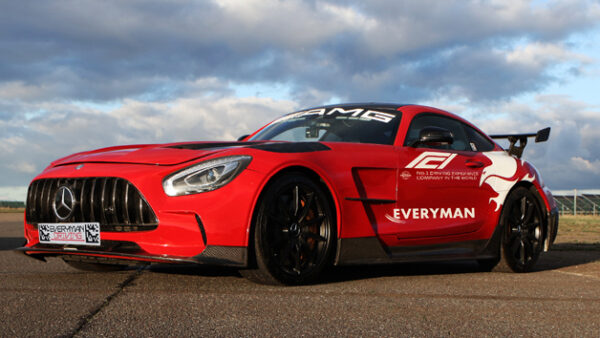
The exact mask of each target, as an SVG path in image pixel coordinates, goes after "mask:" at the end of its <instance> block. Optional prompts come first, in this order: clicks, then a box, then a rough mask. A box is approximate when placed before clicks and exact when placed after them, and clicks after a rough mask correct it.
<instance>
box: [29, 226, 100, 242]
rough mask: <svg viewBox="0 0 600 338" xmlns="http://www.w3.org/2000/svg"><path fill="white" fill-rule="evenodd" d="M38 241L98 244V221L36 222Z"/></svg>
mask: <svg viewBox="0 0 600 338" xmlns="http://www.w3.org/2000/svg"><path fill="white" fill-rule="evenodd" d="M38 234H39V239H40V243H46V244H72V245H94V246H98V245H100V223H41V224H38Z"/></svg>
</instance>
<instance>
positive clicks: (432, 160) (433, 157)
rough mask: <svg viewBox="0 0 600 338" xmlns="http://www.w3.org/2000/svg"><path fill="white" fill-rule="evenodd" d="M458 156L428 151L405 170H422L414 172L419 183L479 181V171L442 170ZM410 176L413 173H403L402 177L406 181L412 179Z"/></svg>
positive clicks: (406, 171)
mask: <svg viewBox="0 0 600 338" xmlns="http://www.w3.org/2000/svg"><path fill="white" fill-rule="evenodd" d="M456 155H457V154H452V153H443V152H438V151H426V152H423V153H421V154H420V155H419V156H417V157H416V158H415V159H414V160H412V161H411V162H410V163H409V164H407V165H406V167H404V168H405V169H420V170H416V171H415V172H414V173H415V175H416V180H417V181H477V180H478V179H479V171H474V170H463V171H457V170H452V171H447V170H442V169H444V168H446V167H447V166H448V164H450V162H452V160H453V159H454V158H455V157H456ZM410 175H411V173H410V172H409V171H408V170H405V171H403V172H402V173H401V177H402V178H403V179H405V180H407V179H408V178H410V177H411V176H410Z"/></svg>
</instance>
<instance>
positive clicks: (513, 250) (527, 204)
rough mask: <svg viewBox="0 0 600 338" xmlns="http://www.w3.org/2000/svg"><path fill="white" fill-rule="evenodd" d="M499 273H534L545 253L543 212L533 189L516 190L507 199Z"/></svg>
mask: <svg viewBox="0 0 600 338" xmlns="http://www.w3.org/2000/svg"><path fill="white" fill-rule="evenodd" d="M501 224H502V226H503V227H504V229H503V234H502V244H501V257H500V264H499V265H498V267H497V270H499V271H514V272H528V271H531V270H532V268H533V266H534V265H535V263H536V262H537V260H538V258H539V255H540V253H541V252H542V250H543V241H544V232H543V230H544V227H543V216H542V208H541V207H540V204H539V202H538V200H537V198H536V197H535V196H534V195H533V193H532V192H531V191H529V189H527V188H524V187H518V188H516V189H515V190H514V191H513V192H511V194H510V195H509V197H508V198H507V199H506V203H505V206H504V209H503V211H502V216H501Z"/></svg>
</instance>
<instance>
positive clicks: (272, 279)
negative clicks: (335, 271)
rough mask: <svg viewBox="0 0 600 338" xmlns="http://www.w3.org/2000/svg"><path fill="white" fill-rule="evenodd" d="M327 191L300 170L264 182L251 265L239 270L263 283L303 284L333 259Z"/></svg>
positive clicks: (332, 225) (256, 217)
mask: <svg viewBox="0 0 600 338" xmlns="http://www.w3.org/2000/svg"><path fill="white" fill-rule="evenodd" d="M331 210H332V209H331V205H330V203H329V199H328V198H327V195H326V194H325V193H324V192H323V190H322V189H321V188H320V187H319V185H318V184H316V183H315V182H313V181H312V180H310V179H309V178H308V177H306V176H305V175H302V174H299V173H298V174H287V175H285V176H281V177H280V178H277V179H276V180H275V181H274V182H273V183H272V184H270V185H269V186H268V187H267V190H266V191H265V192H264V194H263V197H262V198H261V201H260V204H259V206H258V209H257V212H256V214H255V216H254V217H255V218H254V238H253V239H254V243H253V244H254V254H255V258H256V262H255V263H256V266H255V268H254V269H246V270H241V271H240V272H241V274H242V275H243V276H245V277H247V278H249V279H251V280H253V281H256V282H259V283H265V284H306V283H310V282H312V281H314V280H315V279H316V278H317V277H318V275H319V273H320V272H321V271H322V270H323V268H324V267H325V266H326V265H328V264H329V263H330V261H331V256H332V252H333V247H334V243H335V242H334V240H335V226H334V220H335V217H334V216H333V212H332V211H331Z"/></svg>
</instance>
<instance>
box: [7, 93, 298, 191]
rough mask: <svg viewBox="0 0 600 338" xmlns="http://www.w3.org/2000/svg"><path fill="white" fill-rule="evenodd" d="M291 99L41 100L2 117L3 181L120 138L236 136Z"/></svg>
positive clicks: (287, 106) (21, 178)
mask: <svg viewBox="0 0 600 338" xmlns="http://www.w3.org/2000/svg"><path fill="white" fill-rule="evenodd" d="M296 108H297V107H296V105H295V103H294V102H292V101H285V100H279V101H276V100H273V99H269V98H254V97H248V98H237V97H234V96H218V95H216V94H215V95H207V96H204V97H183V98H179V99H176V100H173V101H169V102H145V101H138V100H131V99H128V100H124V101H123V104H122V105H121V106H119V107H117V108H115V109H113V110H110V111H108V112H104V111H101V110H97V109H93V108H85V107H83V108H82V107H81V106H79V105H77V104H42V105H40V106H39V107H38V109H39V110H45V111H47V113H45V114H40V115H38V116H34V117H31V118H27V117H26V116H22V115H21V116H19V118H15V119H13V120H11V121H8V122H0V151H1V152H2V153H3V154H4V156H5V160H3V161H2V163H1V164H0V170H2V173H3V175H0V186H3V185H14V184H15V183H16V182H19V183H21V184H27V183H29V181H30V180H31V179H32V178H33V176H34V175H35V174H36V173H37V172H38V171H41V170H42V169H43V168H45V167H46V166H47V165H48V164H49V163H50V162H51V161H53V160H55V159H57V158H59V157H63V156H66V155H68V154H71V153H74V152H79V151H85V150H91V149H96V148H101V147H106V146H112V145H118V144H143V143H165V142H177V141H194V140H198V141H210V140H236V139H237V138H238V137H239V136H241V135H243V134H248V133H250V132H252V131H254V130H256V129H258V128H259V127H261V126H262V125H264V124H266V123H268V122H270V121H271V120H273V119H275V118H276V117H278V116H280V115H282V114H284V113H287V112H290V111H292V110H294V109H296Z"/></svg>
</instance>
